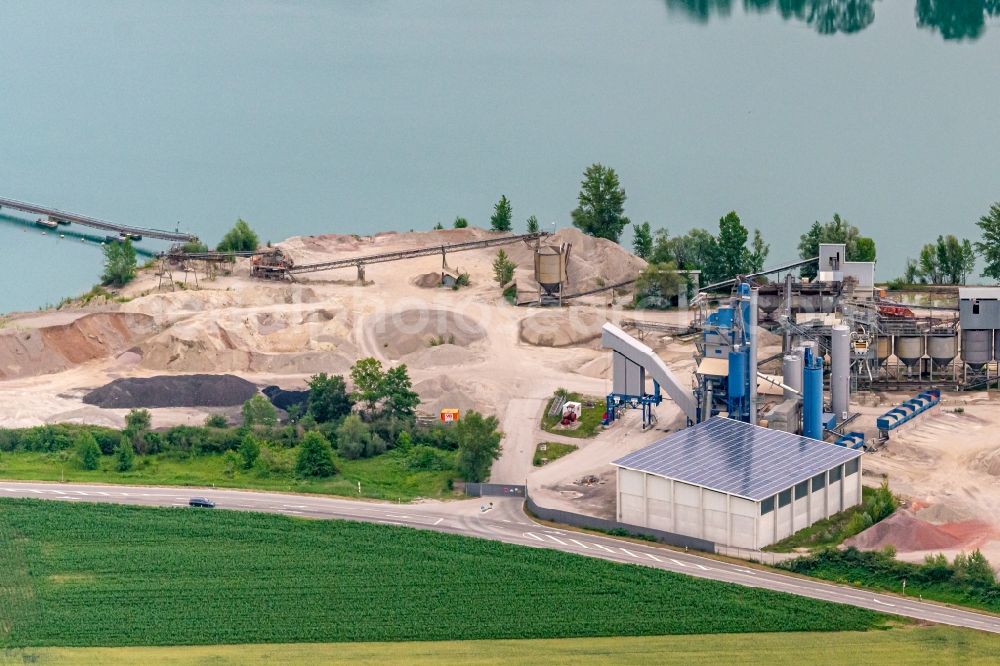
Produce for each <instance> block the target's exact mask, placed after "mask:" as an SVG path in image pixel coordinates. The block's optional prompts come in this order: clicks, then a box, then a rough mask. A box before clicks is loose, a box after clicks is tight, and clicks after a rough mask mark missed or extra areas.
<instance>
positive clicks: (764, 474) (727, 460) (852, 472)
mask: <svg viewBox="0 0 1000 666" xmlns="http://www.w3.org/2000/svg"><path fill="white" fill-rule="evenodd" d="M861 455H862V453H861V451H856V450H852V449H848V448H844V447H840V446H834V445H832V444H828V443H825V442H822V441H818V440H815V439H811V438H808V437H801V436H799V435H795V434H791V433H787V432H781V431H778V430H769V429H767V428H762V427H760V426H756V425H751V424H749V423H744V422H742V421H736V420H733V419H728V418H724V417H715V418H712V419H709V420H708V421H704V422H702V423H699V424H697V425H693V426H691V427H689V428H685V429H684V430H679V431H677V432H675V433H672V434H670V435H668V436H667V437H665V438H663V439H661V440H659V441H657V442H654V443H653V444H650V445H649V446H646V447H645V448H642V449H639V450H638V451H634V452H632V453H630V454H628V455H627V456H624V457H622V458H619V459H618V460H615V461H614V462H613V463H612V464H613V465H615V466H616V467H617V468H618V520H619V521H621V522H623V523H626V524H629V525H637V526H641V527H649V528H653V529H658V530H662V531H665V532H671V533H674V534H682V535H685V536H690V537H695V538H699V539H705V540H708V541H713V542H715V543H717V544H721V545H724V546H730V547H737V548H751V549H760V548H763V547H765V546H768V545H770V544H772V543H775V542H776V541H780V540H781V539H783V538H785V537H787V536H789V535H791V534H793V533H794V532H797V531H798V530H801V529H803V528H805V527H808V526H809V525H812V524H813V523H815V522H816V521H818V520H822V519H824V518H827V517H829V516H831V515H833V514H835V513H837V512H839V511H843V510H844V509H846V508H848V507H851V506H854V505H856V504H858V503H860V501H861Z"/></svg>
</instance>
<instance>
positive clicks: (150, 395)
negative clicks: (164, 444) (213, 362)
mask: <svg viewBox="0 0 1000 666" xmlns="http://www.w3.org/2000/svg"><path fill="white" fill-rule="evenodd" d="M256 393H257V387H256V386H255V385H254V384H252V383H250V382H248V381H246V380H245V379H240V378H239V377H234V376H233V375H182V376H176V377H173V376H164V377H145V378H126V379H116V380H114V381H113V382H111V383H110V384H106V385H104V386H102V387H101V388H99V389H95V390H93V391H91V392H90V393H88V394H87V395H85V396H84V397H83V401H84V402H85V403H87V404H88V405H96V406H98V407H103V408H106V409H130V408H135V407H154V408H155V407H233V406H235V405H242V404H243V403H244V402H246V401H247V400H249V399H250V398H252V397H253V396H254V395H255V394H256Z"/></svg>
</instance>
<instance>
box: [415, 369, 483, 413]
mask: <svg viewBox="0 0 1000 666" xmlns="http://www.w3.org/2000/svg"><path fill="white" fill-rule="evenodd" d="M413 390H414V391H416V392H417V393H418V394H419V395H420V411H421V412H424V413H426V414H432V415H435V416H436V415H437V414H439V413H440V411H441V410H442V409H459V410H461V411H462V413H463V414H464V413H465V412H468V411H469V410H472V409H475V410H477V411H479V412H489V413H492V412H493V411H494V410H493V409H489V408H488V405H485V404H483V403H480V402H479V401H477V400H476V399H475V398H474V397H473V396H475V395H477V393H476V391H474V390H470V387H466V386H464V385H462V386H460V385H459V384H458V383H457V382H455V380H453V379H452V378H451V377H448V376H447V375H441V376H439V377H434V378H432V379H425V380H424V381H422V382H419V383H417V384H415V385H414V386H413Z"/></svg>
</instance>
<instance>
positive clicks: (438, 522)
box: [434, 518, 444, 525]
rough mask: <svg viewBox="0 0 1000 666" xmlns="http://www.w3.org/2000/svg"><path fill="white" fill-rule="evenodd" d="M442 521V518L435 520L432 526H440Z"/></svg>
mask: <svg viewBox="0 0 1000 666" xmlns="http://www.w3.org/2000/svg"><path fill="white" fill-rule="evenodd" d="M442 520H444V518H438V519H437V520H435V521H434V524H435V525H440V524H441V521H442Z"/></svg>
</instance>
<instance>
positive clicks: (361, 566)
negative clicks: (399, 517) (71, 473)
mask: <svg viewBox="0 0 1000 666" xmlns="http://www.w3.org/2000/svg"><path fill="white" fill-rule="evenodd" d="M0 562H2V563H3V565H2V566H0V646H3V647H33V646H65V647H70V646H140V645H193V644H227V643H275V642H284V643H303V642H306V643H308V642H342V641H412V640H445V639H449V640H469V639H504V638H557V637H583V636H619V635H666V634H698V633H700V634H705V633H722V632H744V633H745V632H771V631H785V632H787V631H841V630H856V631H860V630H866V629H870V628H873V627H879V626H885V625H887V624H891V623H893V622H894V621H893V620H891V619H890V618H888V617H887V616H884V615H880V614H877V613H874V612H870V611H867V610H864V609H860V608H854V607H850V606H841V605H836V604H829V603H824V602H817V601H812V600H808V599H804V598H800V597H794V596H790V595H785V594H781V593H777V592H770V591H767V590H761V589H748V588H742V587H737V586H732V585H727V584H723V583H717V582H714V581H707V580H699V579H695V578H689V577H686V576H681V575H678V574H672V573H669V572H666V571H659V570H654V569H650V568H645V567H639V566H632V565H622V564H615V563H612V562H606V561H603V560H598V559H592V558H586V557H581V556H576V555H571V554H567V553H560V552H556V551H550V550H544V549H533V548H525V547H520V546H512V545H507V544H502V543H497V542H492V541H485V540H479V539H472V538H466V537H459V536H452V535H447V534H440V533H434V532H426V531H418V530H411V529H407V528H400V527H392V526H379V525H369V524H363V523H352V522H345V521H309V520H302V519H295V518H288V517H284V516H274V515H265V514H257V513H244V512H230V511H193V510H189V509H183V508H147V507H132V506H116V505H95V504H82V503H81V504H69V503H62V502H54V501H42V500H0Z"/></svg>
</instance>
